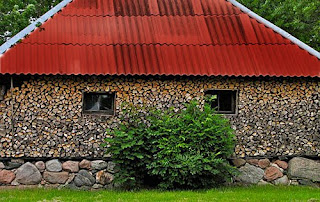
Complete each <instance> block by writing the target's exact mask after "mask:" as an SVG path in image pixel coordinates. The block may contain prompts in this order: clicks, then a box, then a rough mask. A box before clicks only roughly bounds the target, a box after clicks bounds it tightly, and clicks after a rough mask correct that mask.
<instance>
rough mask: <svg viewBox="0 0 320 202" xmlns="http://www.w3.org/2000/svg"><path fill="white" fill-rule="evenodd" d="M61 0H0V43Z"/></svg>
mask: <svg viewBox="0 0 320 202" xmlns="http://www.w3.org/2000/svg"><path fill="white" fill-rule="evenodd" d="M61 1H62V0H0V45H1V44H2V43H4V42H6V40H7V39H8V38H10V37H12V36H14V35H16V34H17V33H18V32H20V31H21V30H22V29H24V28H25V27H27V26H28V25H29V24H30V23H31V20H33V19H37V18H39V17H40V16H41V15H43V14H44V13H46V12H47V11H48V10H50V9H51V8H52V7H53V6H55V5H57V4H58V3H59V2H61Z"/></svg>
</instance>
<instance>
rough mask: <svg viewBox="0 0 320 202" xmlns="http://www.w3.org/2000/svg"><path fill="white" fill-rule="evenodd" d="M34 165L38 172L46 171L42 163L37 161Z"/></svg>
mask: <svg viewBox="0 0 320 202" xmlns="http://www.w3.org/2000/svg"><path fill="white" fill-rule="evenodd" d="M34 165H35V166H36V167H37V168H38V170H39V171H40V172H43V171H44V170H45V169H46V164H45V163H44V162H43V161H37V162H36V163H35V164H34Z"/></svg>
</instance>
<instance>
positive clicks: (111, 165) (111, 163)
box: [107, 161, 116, 173]
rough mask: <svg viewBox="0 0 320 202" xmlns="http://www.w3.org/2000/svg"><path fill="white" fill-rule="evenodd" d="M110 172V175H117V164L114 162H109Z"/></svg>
mask: <svg viewBox="0 0 320 202" xmlns="http://www.w3.org/2000/svg"><path fill="white" fill-rule="evenodd" d="M107 171H108V172H110V173H115V172H116V164H115V163H113V162H112V161H109V162H108V169H107Z"/></svg>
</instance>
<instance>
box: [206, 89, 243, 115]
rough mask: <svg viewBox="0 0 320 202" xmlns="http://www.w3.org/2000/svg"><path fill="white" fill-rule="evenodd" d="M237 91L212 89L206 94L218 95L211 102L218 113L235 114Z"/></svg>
mask: <svg viewBox="0 0 320 202" xmlns="http://www.w3.org/2000/svg"><path fill="white" fill-rule="evenodd" d="M236 92H237V91H234V90H210V91H207V92H206V96H208V97H210V96H216V97H217V99H215V100H213V101H211V102H210V104H211V106H212V107H213V108H215V109H216V110H217V112H218V113H223V114H234V113H235V112H236V105H235V104H236V97H237V96H236Z"/></svg>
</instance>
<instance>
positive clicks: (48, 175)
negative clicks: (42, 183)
mask: <svg viewBox="0 0 320 202" xmlns="http://www.w3.org/2000/svg"><path fill="white" fill-rule="evenodd" d="M43 178H44V179H45V180H46V181H47V182H49V183H51V184H64V183H66V182H67V180H68V179H69V173H68V172H48V171H45V172H44V173H43Z"/></svg>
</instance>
